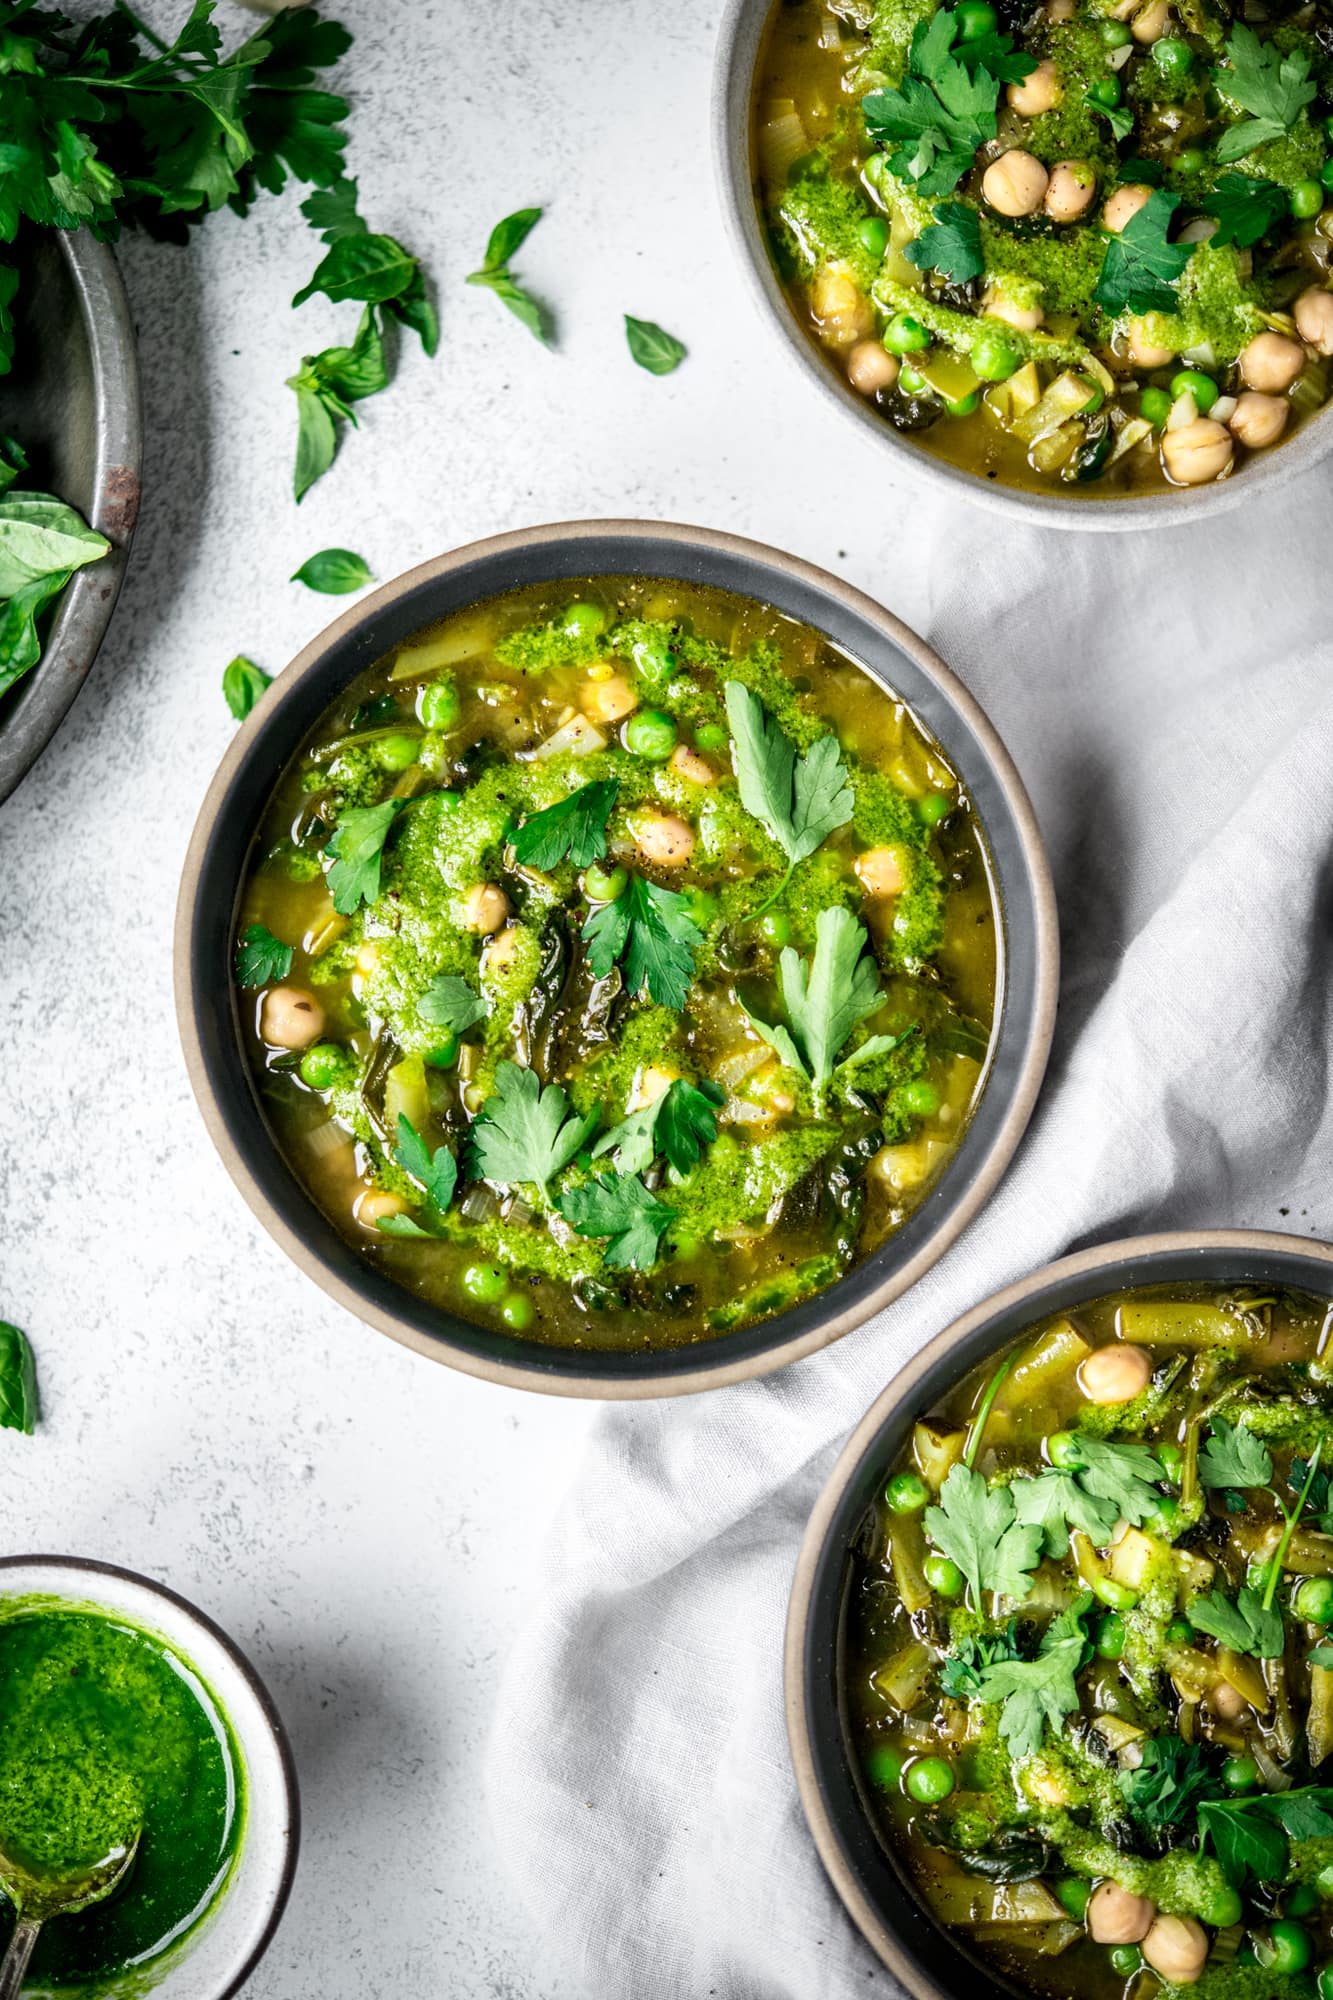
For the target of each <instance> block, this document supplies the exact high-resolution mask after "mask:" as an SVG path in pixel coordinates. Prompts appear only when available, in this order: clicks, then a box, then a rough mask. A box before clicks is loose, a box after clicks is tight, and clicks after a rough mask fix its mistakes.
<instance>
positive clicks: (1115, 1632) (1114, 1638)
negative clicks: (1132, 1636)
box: [1097, 1611, 1129, 1660]
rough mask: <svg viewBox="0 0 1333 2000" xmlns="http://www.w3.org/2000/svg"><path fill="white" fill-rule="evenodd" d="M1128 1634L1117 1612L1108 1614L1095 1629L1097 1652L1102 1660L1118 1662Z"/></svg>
mask: <svg viewBox="0 0 1333 2000" xmlns="http://www.w3.org/2000/svg"><path fill="white" fill-rule="evenodd" d="M1128 1636H1129V1634H1128V1632H1127V1631H1126V1629H1125V1621H1124V1619H1123V1618H1122V1617H1121V1616H1120V1613H1119V1612H1118V1611H1111V1612H1108V1613H1107V1615H1106V1617H1105V1618H1103V1620H1102V1622H1101V1624H1100V1625H1099V1626H1098V1628H1097V1652H1098V1655H1099V1656H1100V1658H1102V1659H1103V1660H1118V1659H1119V1658H1120V1657H1121V1655H1122V1654H1123V1653H1124V1650H1125V1640H1126V1639H1127V1638H1128Z"/></svg>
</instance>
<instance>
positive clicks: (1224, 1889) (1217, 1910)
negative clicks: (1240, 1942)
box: [1199, 1882, 1244, 1931]
mask: <svg viewBox="0 0 1333 2000" xmlns="http://www.w3.org/2000/svg"><path fill="white" fill-rule="evenodd" d="M1243 1907H1244V1905H1243V1904H1242V1903H1241V1900H1240V1892H1239V1891H1238V1890H1236V1889H1233V1888H1232V1886H1231V1884H1230V1883H1229V1882H1219V1884H1218V1885H1217V1887H1216V1889H1214V1891H1213V1893H1212V1895H1211V1896H1209V1898H1208V1900H1207V1902H1206V1903H1205V1905H1204V1907H1203V1909H1202V1910H1201V1911H1200V1912H1199V1914H1200V1916H1201V1917H1202V1918H1203V1920H1204V1922H1205V1923H1206V1924H1212V1925H1214V1926H1215V1928H1216V1929H1217V1930H1219V1931H1224V1930H1227V1929H1228V1928H1229V1927H1230V1926H1231V1925H1232V1924H1238V1923H1239V1922H1240V1918H1241V1910H1242V1909H1243Z"/></svg>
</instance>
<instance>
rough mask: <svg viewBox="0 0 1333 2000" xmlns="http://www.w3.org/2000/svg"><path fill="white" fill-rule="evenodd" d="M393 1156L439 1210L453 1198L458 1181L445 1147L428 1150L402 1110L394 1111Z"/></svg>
mask: <svg viewBox="0 0 1333 2000" xmlns="http://www.w3.org/2000/svg"><path fill="white" fill-rule="evenodd" d="M393 1157H394V1161H395V1163H396V1165H398V1166H400V1167H401V1168H402V1170H403V1172H404V1173H405V1174H410V1175H411V1176H412V1179H413V1180H414V1181H416V1182H417V1184H418V1186H420V1187H421V1188H423V1189H424V1190H425V1192H426V1195H427V1196H428V1198H429V1199H430V1200H431V1201H432V1202H433V1203H434V1205H435V1207H436V1208H438V1209H439V1210H440V1212H441V1213H443V1212H444V1210H445V1209H446V1208H448V1206H449V1204H450V1202H451V1201H452V1200H453V1198H454V1188H455V1186H456V1185H457V1181H458V1167H457V1164H456V1163H455V1160H454V1156H453V1154H452V1153H451V1152H450V1151H449V1148H448V1147H447V1146H439V1147H437V1148H436V1150H435V1152H434V1153H432V1152H431V1150H430V1148H429V1146H427V1144H426V1142H425V1140H424V1139H423V1138H422V1136H421V1134H420V1133H419V1132H418V1131H417V1128H416V1126H415V1125H414V1124H413V1123H412V1120H411V1119H410V1118H409V1117H408V1116H407V1115H406V1113H405V1112H402V1111H400V1112H399V1114H398V1144H397V1145H396V1146H395V1147H394V1150H393Z"/></svg>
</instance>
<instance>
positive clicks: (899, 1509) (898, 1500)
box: [884, 1472, 930, 1514]
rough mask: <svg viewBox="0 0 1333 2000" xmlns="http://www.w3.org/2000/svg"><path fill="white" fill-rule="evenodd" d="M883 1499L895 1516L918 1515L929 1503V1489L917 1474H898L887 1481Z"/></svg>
mask: <svg viewBox="0 0 1333 2000" xmlns="http://www.w3.org/2000/svg"><path fill="white" fill-rule="evenodd" d="M884 1498H885V1499H886V1500H887V1501H888V1503H889V1506H890V1508H891V1509H892V1510H893V1512H894V1513H895V1514H919V1513H920V1512H921V1509H922V1508H923V1507H925V1506H928V1505H929V1503H930V1488H929V1487H928V1486H927V1484H926V1482H925V1480H924V1479H923V1478H922V1477H921V1475H920V1473H918V1472H898V1473H895V1474H894V1476H893V1478H892V1479H891V1480H890V1481H889V1483H888V1486H887V1487H886V1488H885V1491H884Z"/></svg>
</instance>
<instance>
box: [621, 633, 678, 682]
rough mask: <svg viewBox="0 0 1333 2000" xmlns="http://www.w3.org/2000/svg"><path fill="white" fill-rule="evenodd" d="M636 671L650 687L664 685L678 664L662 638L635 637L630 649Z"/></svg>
mask: <svg viewBox="0 0 1333 2000" xmlns="http://www.w3.org/2000/svg"><path fill="white" fill-rule="evenodd" d="M630 653H631V657H632V659H633V661H634V665H635V667H636V668H637V670H638V672H639V673H640V674H641V675H642V677H643V679H644V680H646V681H647V683H648V685H649V686H650V687H665V686H666V683H667V682H668V681H669V680H670V679H671V677H672V675H673V674H674V673H675V671H676V668H677V666H678V665H679V664H680V663H679V661H678V660H677V658H676V655H675V654H674V653H673V652H672V650H671V648H670V646H668V644H667V642H666V640H665V639H663V638H660V637H659V638H653V639H637V640H636V641H635V642H634V645H633V646H632V647H631V649H630Z"/></svg>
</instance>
